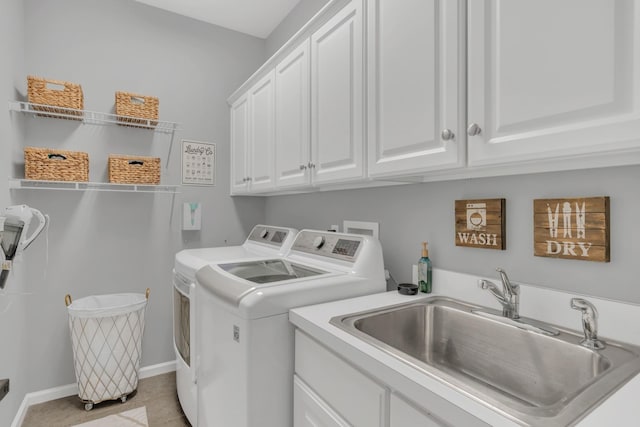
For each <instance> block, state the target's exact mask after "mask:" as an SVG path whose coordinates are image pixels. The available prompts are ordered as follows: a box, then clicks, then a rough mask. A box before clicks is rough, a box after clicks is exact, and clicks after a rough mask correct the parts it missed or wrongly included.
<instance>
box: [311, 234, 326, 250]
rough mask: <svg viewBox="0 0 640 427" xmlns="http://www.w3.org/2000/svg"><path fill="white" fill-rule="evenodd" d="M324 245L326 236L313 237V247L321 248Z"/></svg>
mask: <svg viewBox="0 0 640 427" xmlns="http://www.w3.org/2000/svg"><path fill="white" fill-rule="evenodd" d="M323 245H324V236H318V237H316V238H315V239H313V247H314V248H316V249H320V248H321V247H322V246H323Z"/></svg>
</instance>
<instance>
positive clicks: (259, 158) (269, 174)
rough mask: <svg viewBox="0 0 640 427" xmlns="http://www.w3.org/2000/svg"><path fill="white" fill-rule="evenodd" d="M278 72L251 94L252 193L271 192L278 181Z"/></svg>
mask: <svg viewBox="0 0 640 427" xmlns="http://www.w3.org/2000/svg"><path fill="white" fill-rule="evenodd" d="M274 88H275V72H274V71H271V72H270V73H269V74H267V75H266V76H265V77H264V78H262V79H261V80H260V81H259V82H258V83H256V84H255V85H254V86H253V87H252V88H251V90H250V91H249V113H250V116H249V138H250V141H251V144H250V149H249V170H250V171H251V174H250V175H249V176H250V177H251V182H250V187H251V192H252V193H253V192H259V191H264V190H270V189H273V187H274V182H275V172H274V170H275V159H274V152H275V126H274V124H275V103H274Z"/></svg>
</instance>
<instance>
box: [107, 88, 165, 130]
mask: <svg viewBox="0 0 640 427" xmlns="http://www.w3.org/2000/svg"><path fill="white" fill-rule="evenodd" d="M158 105H159V101H158V98H156V97H153V96H144V95H137V94H135V93H130V92H116V115H117V116H118V121H119V122H120V124H122V125H125V126H135V127H155V126H156V125H157V124H158Z"/></svg>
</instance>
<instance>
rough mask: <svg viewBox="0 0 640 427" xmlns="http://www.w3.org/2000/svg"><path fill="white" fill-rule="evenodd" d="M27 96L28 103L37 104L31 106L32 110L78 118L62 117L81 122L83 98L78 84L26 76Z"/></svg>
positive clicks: (46, 115)
mask: <svg viewBox="0 0 640 427" xmlns="http://www.w3.org/2000/svg"><path fill="white" fill-rule="evenodd" d="M27 96H28V98H29V102H31V103H33V104H38V105H34V106H33V109H34V110H37V111H46V112H49V113H56V114H64V115H65V116H78V118H75V117H62V118H68V119H73V120H81V118H82V114H83V112H82V111H81V110H82V109H83V108H84V98H83V95H82V87H81V86H80V85H79V84H75V83H69V82H65V81H62V80H50V79H43V78H41V77H34V76H28V77H27ZM55 107H62V108H55ZM78 110H79V111H78ZM40 115H41V116H45V117H60V116H53V115H48V114H40Z"/></svg>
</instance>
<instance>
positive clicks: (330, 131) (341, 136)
mask: <svg viewBox="0 0 640 427" xmlns="http://www.w3.org/2000/svg"><path fill="white" fill-rule="evenodd" d="M362 9H363V8H362V0H353V1H351V2H350V3H348V4H347V5H346V6H345V7H344V8H343V9H342V10H341V11H339V12H338V13H337V14H336V15H334V16H333V17H332V18H331V19H330V20H329V21H328V22H327V23H325V24H324V25H323V26H322V27H321V28H319V29H318V30H317V31H316V32H315V33H313V34H312V36H311V147H312V154H311V164H312V167H313V171H312V174H313V181H314V182H315V183H327V182H336V181H346V180H350V179H353V178H361V177H363V174H364V161H363V136H362V135H363V129H362V127H363V117H362V116H363V88H362V86H363V64H362V61H363V35H362V32H363V28H362V27H363V25H362Z"/></svg>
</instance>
